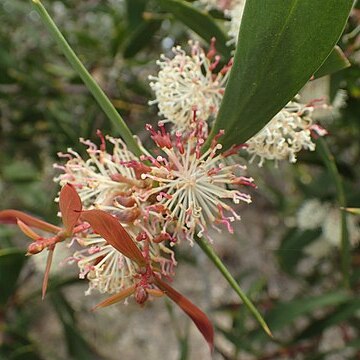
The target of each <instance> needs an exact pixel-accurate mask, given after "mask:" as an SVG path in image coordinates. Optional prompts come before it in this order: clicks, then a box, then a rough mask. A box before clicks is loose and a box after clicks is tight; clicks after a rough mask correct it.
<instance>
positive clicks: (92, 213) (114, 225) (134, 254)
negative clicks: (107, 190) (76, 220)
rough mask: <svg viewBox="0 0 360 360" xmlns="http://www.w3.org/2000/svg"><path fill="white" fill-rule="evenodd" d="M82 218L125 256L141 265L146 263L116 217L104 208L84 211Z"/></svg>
mask: <svg viewBox="0 0 360 360" xmlns="http://www.w3.org/2000/svg"><path fill="white" fill-rule="evenodd" d="M81 218H82V219H83V220H84V221H87V222H88V223H89V224H90V225H91V227H92V228H93V230H94V231H95V232H96V233H98V234H99V235H101V236H102V237H103V238H104V239H105V240H106V241H107V242H108V243H109V244H110V245H111V246H113V247H114V248H115V249H116V250H118V251H119V252H121V253H122V254H123V255H124V256H126V257H127V258H129V259H131V260H133V261H135V262H136V263H137V264H138V265H140V266H143V265H146V260H145V258H144V256H143V254H142V253H141V251H140V250H139V248H138V247H137V246H136V244H135V243H134V241H133V240H132V239H131V237H130V235H129V234H128V233H127V231H126V230H125V229H124V228H123V227H122V225H121V224H120V223H119V221H118V220H116V218H114V217H113V216H111V215H110V214H108V213H106V212H105V211H102V210H88V211H83V212H82V214H81Z"/></svg>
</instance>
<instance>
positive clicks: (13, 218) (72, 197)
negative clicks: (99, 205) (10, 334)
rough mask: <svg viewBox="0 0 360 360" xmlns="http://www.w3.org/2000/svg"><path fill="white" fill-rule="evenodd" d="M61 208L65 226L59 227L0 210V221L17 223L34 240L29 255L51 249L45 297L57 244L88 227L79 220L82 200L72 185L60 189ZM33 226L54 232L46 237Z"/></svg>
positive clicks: (45, 279) (43, 290) (44, 282)
mask: <svg viewBox="0 0 360 360" xmlns="http://www.w3.org/2000/svg"><path fill="white" fill-rule="evenodd" d="M59 208H60V213H61V218H62V221H63V224H64V227H63V228H61V227H58V226H55V225H52V224H49V223H47V222H45V221H42V220H39V219H36V218H34V217H32V216H30V215H27V214H25V213H23V212H21V211H17V210H3V211H0V223H17V224H18V226H19V228H20V229H21V230H22V231H23V232H24V234H25V235H26V236H28V237H29V238H30V239H32V240H33V242H32V243H31V244H30V245H29V246H28V251H27V255H34V254H37V253H40V252H41V251H43V250H44V249H47V250H48V251H49V254H48V258H47V263H46V270H45V276H44V281H43V286H42V296H43V298H44V296H45V293H46V288H47V283H48V279H49V272H50V267H51V262H52V257H53V252H54V250H55V247H56V244H58V243H59V242H62V241H64V240H66V239H67V238H70V237H72V236H74V234H76V233H80V232H82V231H84V230H85V229H86V228H87V225H84V224H79V223H78V220H79V217H80V213H81V210H82V206H81V201H80V198H79V196H78V194H77V193H76V191H75V189H74V188H73V187H72V186H71V185H66V186H64V187H63V188H62V189H61V191H60V196H59ZM32 228H36V229H39V230H42V231H45V232H49V233H51V234H53V235H52V236H50V237H44V236H41V235H39V234H37V233H36V232H35V231H34V230H33V229H32Z"/></svg>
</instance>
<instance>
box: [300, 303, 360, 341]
mask: <svg viewBox="0 0 360 360" xmlns="http://www.w3.org/2000/svg"><path fill="white" fill-rule="evenodd" d="M359 309H360V300H359V299H355V300H352V301H350V302H347V303H345V304H342V305H340V306H339V307H337V308H336V310H335V311H333V312H332V313H331V314H327V315H326V316H325V317H323V318H321V319H319V320H316V321H314V322H312V323H311V324H310V325H309V326H307V327H306V328H305V329H304V330H303V331H302V332H301V333H300V334H299V335H298V336H297V337H296V341H301V340H304V339H308V338H311V337H314V336H317V335H320V334H321V333H322V332H323V331H324V330H325V329H326V328H328V327H330V326H334V325H337V324H339V323H342V322H343V321H345V320H347V319H349V318H350V317H352V316H355V314H356V312H357V311H358V310H359Z"/></svg>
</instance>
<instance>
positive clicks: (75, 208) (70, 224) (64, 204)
mask: <svg viewBox="0 0 360 360" xmlns="http://www.w3.org/2000/svg"><path fill="white" fill-rule="evenodd" d="M59 208H60V212H61V217H62V221H63V223H64V226H65V229H66V232H67V233H68V234H69V235H71V234H72V232H73V230H74V226H75V225H76V223H77V222H78V220H79V217H80V213H81V210H82V204H81V200H80V197H79V195H78V193H77V192H76V190H75V188H74V187H73V186H72V185H71V184H66V185H65V186H63V188H62V189H61V191H60V196H59Z"/></svg>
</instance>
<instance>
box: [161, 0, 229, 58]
mask: <svg viewBox="0 0 360 360" xmlns="http://www.w3.org/2000/svg"><path fill="white" fill-rule="evenodd" d="M157 2H158V3H159V4H160V6H161V7H162V8H163V9H164V10H165V11H168V12H169V13H172V14H173V15H174V17H175V18H176V19H177V20H179V21H181V22H182V23H183V24H185V25H186V26H187V27H189V28H190V29H191V30H193V31H194V32H195V33H196V34H198V35H199V36H200V37H202V38H203V39H204V40H205V41H206V42H207V43H210V41H211V39H212V38H213V37H215V38H216V49H217V50H218V51H219V52H220V53H221V54H222V55H223V56H224V57H225V58H229V57H230V53H231V48H230V47H228V46H227V45H226V42H227V41H228V38H227V36H226V35H225V33H224V32H223V31H222V29H221V28H220V27H219V26H218V25H217V24H216V22H215V21H214V19H213V18H212V17H211V16H209V15H208V14H206V13H204V12H201V11H200V10H198V9H196V8H194V7H193V6H192V5H191V4H189V3H186V2H185V1H182V0H157Z"/></svg>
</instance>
